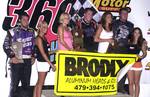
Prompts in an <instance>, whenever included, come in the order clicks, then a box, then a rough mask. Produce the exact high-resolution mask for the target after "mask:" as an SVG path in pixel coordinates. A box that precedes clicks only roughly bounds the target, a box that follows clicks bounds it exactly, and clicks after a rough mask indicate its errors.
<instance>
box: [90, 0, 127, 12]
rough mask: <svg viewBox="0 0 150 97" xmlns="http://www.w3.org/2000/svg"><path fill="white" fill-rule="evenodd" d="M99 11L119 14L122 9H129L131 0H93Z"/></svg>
mask: <svg viewBox="0 0 150 97" xmlns="http://www.w3.org/2000/svg"><path fill="white" fill-rule="evenodd" d="M91 2H92V3H93V4H94V6H95V7H96V8H97V9H98V10H99V11H111V12H118V11H119V10H120V8H123V7H127V5H129V3H130V0H91Z"/></svg>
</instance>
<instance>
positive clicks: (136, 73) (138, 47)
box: [128, 27, 147, 97]
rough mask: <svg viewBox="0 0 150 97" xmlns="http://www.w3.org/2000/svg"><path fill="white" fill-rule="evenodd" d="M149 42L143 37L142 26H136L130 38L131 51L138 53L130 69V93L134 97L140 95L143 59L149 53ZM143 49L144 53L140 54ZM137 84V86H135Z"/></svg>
mask: <svg viewBox="0 0 150 97" xmlns="http://www.w3.org/2000/svg"><path fill="white" fill-rule="evenodd" d="M146 50H147V42H146V40H145V39H144V38H143V35H142V31H141V29H140V28H138V27H137V28H134V29H133V33H132V34H131V39H130V40H129V53H130V54H137V56H138V60H137V61H136V62H135V63H134V65H133V66H132V67H131V69H130V70H129V71H128V81H129V93H130V95H131V96H132V97H139V92H140V84H139V82H140V77H141V72H142V63H141V60H142V59H143V58H144V57H146V55H147V52H146ZM140 51H142V55H139V53H140ZM134 86H135V88H134Z"/></svg>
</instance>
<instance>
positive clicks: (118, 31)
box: [112, 20, 134, 53]
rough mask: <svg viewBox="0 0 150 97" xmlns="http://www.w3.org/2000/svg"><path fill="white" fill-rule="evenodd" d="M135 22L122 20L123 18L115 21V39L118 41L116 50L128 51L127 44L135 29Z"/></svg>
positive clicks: (120, 51)
mask: <svg viewBox="0 0 150 97" xmlns="http://www.w3.org/2000/svg"><path fill="white" fill-rule="evenodd" d="M133 27H134V25H133V23H131V22H129V21H126V22H122V21H121V20H116V21H114V22H113V27H112V29H113V33H114V39H115V41H116V42H117V43H116V44H117V45H116V46H117V47H116V51H117V52H118V53H128V51H127V45H128V40H129V38H130V35H131V33H132V31H133Z"/></svg>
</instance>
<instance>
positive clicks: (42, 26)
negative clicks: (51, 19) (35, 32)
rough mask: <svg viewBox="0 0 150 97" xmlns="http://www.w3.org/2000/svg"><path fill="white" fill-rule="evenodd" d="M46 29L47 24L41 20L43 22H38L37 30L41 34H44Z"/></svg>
mask: <svg viewBox="0 0 150 97" xmlns="http://www.w3.org/2000/svg"><path fill="white" fill-rule="evenodd" d="M47 29H48V24H47V23H46V22H45V21H43V22H41V24H39V31H40V33H41V34H43V35H44V34H46V33H47Z"/></svg>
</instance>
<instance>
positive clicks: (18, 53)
mask: <svg viewBox="0 0 150 97" xmlns="http://www.w3.org/2000/svg"><path fill="white" fill-rule="evenodd" d="M22 47H23V43H22V42H12V46H11V49H12V50H13V52H14V53H15V57H16V58H17V59H18V62H19V63H23V62H24V61H23V58H22ZM9 62H10V63H11V62H12V60H11V59H10V61H9Z"/></svg>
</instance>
